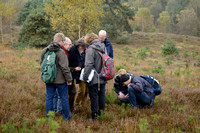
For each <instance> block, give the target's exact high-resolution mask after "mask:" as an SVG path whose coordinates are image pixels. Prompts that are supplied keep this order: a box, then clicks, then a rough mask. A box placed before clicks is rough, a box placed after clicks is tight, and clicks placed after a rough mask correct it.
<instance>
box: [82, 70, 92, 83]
mask: <svg viewBox="0 0 200 133" xmlns="http://www.w3.org/2000/svg"><path fill="white" fill-rule="evenodd" d="M83 75H84V68H83V69H82V70H81V75H80V78H79V79H80V80H82V81H84V80H83ZM93 77H94V70H93V69H92V70H91V72H90V74H89V76H88V80H87V82H88V83H89V82H91V81H92V78H93Z"/></svg>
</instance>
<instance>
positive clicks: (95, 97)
mask: <svg viewBox="0 0 200 133" xmlns="http://www.w3.org/2000/svg"><path fill="white" fill-rule="evenodd" d="M88 88H89V96H90V101H91V110H92V119H95V118H96V117H97V116H98V115H101V111H104V108H105V99H106V96H105V84H100V91H98V84H95V85H92V86H88ZM98 106H99V108H98ZM98 109H99V110H98Z"/></svg>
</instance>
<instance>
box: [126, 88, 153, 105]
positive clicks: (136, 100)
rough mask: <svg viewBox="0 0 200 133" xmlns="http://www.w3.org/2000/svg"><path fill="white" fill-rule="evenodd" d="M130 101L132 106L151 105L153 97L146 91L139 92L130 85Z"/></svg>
mask: <svg viewBox="0 0 200 133" xmlns="http://www.w3.org/2000/svg"><path fill="white" fill-rule="evenodd" d="M128 94H129V102H130V105H131V107H138V105H139V106H142V107H143V106H145V105H150V103H151V101H152V98H151V97H150V96H149V95H148V94H147V93H146V92H144V91H143V92H137V91H135V90H134V89H133V88H132V87H128Z"/></svg>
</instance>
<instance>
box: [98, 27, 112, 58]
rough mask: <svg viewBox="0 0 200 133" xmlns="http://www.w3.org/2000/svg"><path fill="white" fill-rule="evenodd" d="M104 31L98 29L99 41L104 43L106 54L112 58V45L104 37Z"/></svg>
mask: <svg viewBox="0 0 200 133" xmlns="http://www.w3.org/2000/svg"><path fill="white" fill-rule="evenodd" d="M106 34H107V33H106V31H105V30H100V31H99V41H100V42H101V43H104V44H105V47H106V52H107V55H108V56H110V57H111V58H112V59H113V47H112V44H111V42H110V40H109V39H108V38H106Z"/></svg>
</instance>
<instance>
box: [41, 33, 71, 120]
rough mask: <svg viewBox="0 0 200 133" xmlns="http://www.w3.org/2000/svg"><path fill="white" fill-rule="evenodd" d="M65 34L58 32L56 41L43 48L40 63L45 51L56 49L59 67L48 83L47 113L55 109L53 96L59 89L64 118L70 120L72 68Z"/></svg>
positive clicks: (55, 37)
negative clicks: (65, 46) (65, 45)
mask: <svg viewBox="0 0 200 133" xmlns="http://www.w3.org/2000/svg"><path fill="white" fill-rule="evenodd" d="M64 41H65V36H64V34H62V33H57V34H55V36H54V42H52V43H51V44H50V45H49V46H47V47H46V48H45V49H43V51H42V54H41V59H40V65H41V64H42V62H43V59H44V55H45V53H46V52H47V51H48V50H49V51H54V52H55V54H56V67H57V70H58V72H57V76H56V78H55V80H54V81H53V83H49V84H46V114H48V112H49V111H53V98H54V95H55V93H56V89H57V90H58V94H59V96H60V98H61V103H62V114H63V115H64V119H67V120H69V119H70V118H71V117H72V116H71V114H70V112H69V101H68V96H67V95H68V85H71V82H72V76H71V73H70V69H69V67H68V59H67V55H66V54H65V52H64V51H63V50H61V49H62V45H64Z"/></svg>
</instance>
